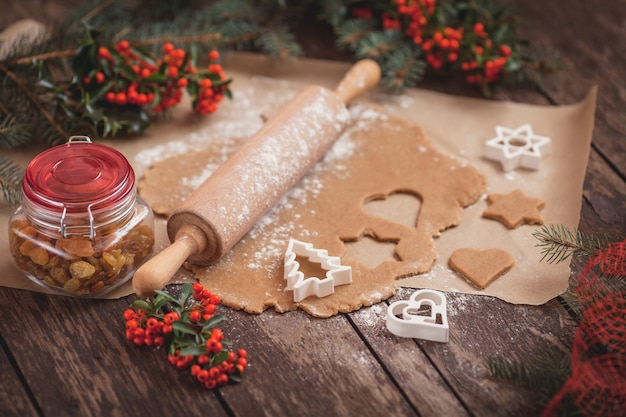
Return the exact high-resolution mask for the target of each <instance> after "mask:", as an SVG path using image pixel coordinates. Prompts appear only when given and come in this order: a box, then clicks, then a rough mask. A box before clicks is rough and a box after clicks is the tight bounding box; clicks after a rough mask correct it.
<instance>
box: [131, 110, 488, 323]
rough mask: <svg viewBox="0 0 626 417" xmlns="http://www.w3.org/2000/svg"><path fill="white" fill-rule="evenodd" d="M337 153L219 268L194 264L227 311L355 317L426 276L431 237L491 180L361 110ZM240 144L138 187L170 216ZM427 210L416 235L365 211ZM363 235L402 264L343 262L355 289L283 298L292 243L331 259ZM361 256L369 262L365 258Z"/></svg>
mask: <svg viewBox="0 0 626 417" xmlns="http://www.w3.org/2000/svg"><path fill="white" fill-rule="evenodd" d="M351 113H352V116H353V120H354V121H353V123H352V125H351V126H350V127H349V128H348V129H347V131H346V132H345V133H344V135H343V136H342V137H341V138H340V139H339V140H338V142H337V143H336V144H335V145H334V146H333V148H332V149H331V150H330V151H329V152H328V154H327V155H326V156H325V157H324V159H323V160H322V161H320V162H319V163H318V164H317V165H316V166H315V167H314V168H313V169H312V170H311V171H310V172H309V173H308V174H307V175H306V176H305V177H304V178H303V179H302V180H301V181H300V182H299V183H298V184H297V185H296V186H295V187H293V188H292V189H291V190H290V191H289V192H288V193H287V194H286V195H285V196H284V197H283V198H282V199H281V200H280V201H279V203H278V204H277V205H276V206H274V207H273V208H272V209H271V210H270V211H269V212H268V213H267V214H266V215H265V216H264V217H263V218H262V219H261V220H260V221H259V222H258V223H257V225H256V226H255V227H253V229H252V230H251V231H250V232H249V233H248V234H247V235H246V236H245V237H244V238H243V239H242V240H241V241H240V242H239V243H238V244H236V245H235V247H234V248H233V249H232V250H231V251H230V252H229V253H227V254H226V256H225V257H224V258H222V259H221V260H220V261H219V262H218V263H217V264H215V265H213V266H209V267H206V266H195V265H189V267H190V268H191V269H192V270H193V271H194V273H195V275H196V277H197V278H198V279H199V280H200V281H201V282H202V283H203V284H204V285H206V286H208V288H211V290H212V291H214V292H216V293H217V294H219V295H220V296H221V298H222V302H223V303H224V304H225V305H228V306H230V307H233V308H236V309H244V310H245V311H247V312H250V313H261V312H262V311H263V310H265V309H266V308H268V307H274V308H275V309H276V310H277V311H279V312H285V311H290V310H294V309H296V308H298V307H300V308H302V309H303V310H305V311H306V312H308V313H309V314H311V315H314V316H317V317H329V316H332V315H334V314H337V313H338V312H350V311H354V310H357V309H359V308H361V307H363V306H369V305H372V304H374V303H377V302H380V301H382V300H384V299H386V298H388V297H390V296H392V295H393V294H394V293H395V290H396V279H397V278H400V277H406V276H410V275H415V274H421V273H425V272H427V271H429V269H430V268H431V267H432V265H433V264H434V262H435V261H436V260H437V251H436V248H435V245H434V242H433V238H435V237H437V236H438V235H439V234H440V232H442V231H444V230H445V229H447V228H450V227H453V226H455V225H457V224H458V223H459V221H460V218H461V212H462V210H463V208H464V207H466V206H468V205H470V204H472V203H474V202H475V201H476V200H477V199H478V198H479V197H480V196H481V195H482V194H483V192H484V191H485V177H484V176H483V175H482V174H481V173H480V172H479V171H478V170H477V169H476V168H474V167H473V166H472V165H470V164H468V163H467V162H466V161H464V160H460V159H457V158H453V157H451V156H448V155H446V154H443V153H441V152H439V151H437V150H435V149H434V148H433V147H432V146H431V144H430V141H429V140H428V139H427V138H426V137H425V135H424V133H423V131H422V129H421V128H420V127H418V126H414V125H411V124H409V123H408V122H406V121H404V120H402V119H399V118H394V117H391V116H388V115H386V114H384V113H382V112H381V111H379V110H377V109H374V108H370V107H364V106H357V107H355V108H353V109H351ZM238 142H241V140H239V141H237V140H234V139H233V140H229V141H225V142H219V143H217V142H216V143H213V144H212V145H211V146H210V147H209V148H208V149H207V150H206V151H204V152H198V153H189V154H184V155H179V156H175V157H173V158H170V159H167V160H165V161H161V162H159V163H157V164H155V165H154V166H153V167H152V168H150V169H149V170H148V171H147V172H146V173H145V176H144V178H143V179H142V181H141V182H140V184H139V190H140V193H141V195H142V196H143V197H144V198H145V199H146V200H147V201H148V202H149V203H150V204H151V205H152V207H153V208H154V210H155V211H156V212H157V213H160V214H164V215H167V214H169V213H170V212H171V211H172V210H173V208H174V207H176V205H178V204H179V203H180V202H182V200H183V198H184V197H185V196H186V195H188V194H189V193H190V192H192V191H193V189H194V188H195V187H197V185H199V184H196V183H195V182H197V181H198V179H199V178H200V177H202V176H204V177H206V176H208V175H209V174H210V171H211V170H212V169H215V168H216V167H217V166H218V165H219V164H220V163H223V162H224V160H225V158H226V157H227V156H228V155H229V154H230V153H232V152H233V151H234V150H235V149H236V146H237V143H238ZM398 193H403V194H411V195H413V196H415V197H416V198H418V199H419V200H420V202H421V204H420V207H419V216H418V219H417V224H416V225H415V226H414V227H411V226H408V225H406V224H400V222H398V223H396V222H394V221H391V220H387V219H386V218H383V217H382V216H377V215H375V214H371V213H370V212H368V211H366V210H365V209H364V208H363V205H364V204H365V203H367V202H368V201H371V200H380V199H385V198H387V197H389V196H392V195H394V194H398ZM365 237H368V238H373V239H375V240H376V241H378V242H385V243H387V244H389V243H392V244H395V245H396V247H395V254H396V257H395V258H396V259H395V260H394V259H391V260H387V261H384V262H382V263H380V264H378V265H377V266H375V267H370V268H368V267H366V266H364V265H365V264H367V263H368V262H367V259H362V261H361V262H359V261H357V260H352V259H343V260H342V263H343V264H346V265H350V266H351V267H352V271H353V281H352V283H351V284H350V285H345V286H341V287H337V288H336V289H335V293H334V294H332V295H330V296H328V297H324V298H316V297H308V298H306V299H304V300H303V301H301V302H300V303H294V301H293V294H292V293H291V292H290V291H285V287H286V281H285V279H284V276H283V255H284V251H285V249H286V248H287V244H288V242H289V238H294V239H298V240H302V241H306V242H310V243H312V244H313V245H314V246H315V247H317V248H324V249H326V250H328V253H329V255H331V256H340V257H342V256H343V255H344V254H345V253H346V245H345V244H344V242H351V241H358V240H359V239H363V238H365ZM360 256H365V257H367V256H368V255H367V253H365V254H363V253H361V255H360Z"/></svg>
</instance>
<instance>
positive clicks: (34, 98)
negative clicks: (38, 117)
mask: <svg viewBox="0 0 626 417" xmlns="http://www.w3.org/2000/svg"><path fill="white" fill-rule="evenodd" d="M0 72H3V73H4V74H5V75H6V76H7V77H9V78H10V79H11V80H12V81H13V82H14V83H15V84H16V85H17V86H18V87H19V88H20V89H21V90H22V92H23V93H24V94H25V95H26V97H28V98H29V100H30V101H31V102H32V104H34V105H35V107H36V108H37V109H38V110H39V111H40V112H41V114H42V115H43V116H44V117H45V118H46V119H47V121H48V122H49V123H50V126H52V127H53V128H54V130H56V132H58V134H59V135H61V136H63V137H69V134H68V133H67V132H66V131H65V130H64V129H63V127H61V126H60V125H59V124H58V123H57V122H56V120H55V119H54V117H53V116H52V114H50V112H49V111H48V109H47V108H46V106H45V105H44V104H43V103H42V102H41V100H40V99H39V97H37V95H36V94H35V93H34V92H33V91H32V90H31V89H30V88H29V87H28V86H27V85H26V84H24V83H23V82H22V80H21V79H20V78H19V77H18V76H17V75H16V74H15V73H13V72H12V71H11V70H9V69H8V68H7V67H6V66H4V65H3V64H1V63H0Z"/></svg>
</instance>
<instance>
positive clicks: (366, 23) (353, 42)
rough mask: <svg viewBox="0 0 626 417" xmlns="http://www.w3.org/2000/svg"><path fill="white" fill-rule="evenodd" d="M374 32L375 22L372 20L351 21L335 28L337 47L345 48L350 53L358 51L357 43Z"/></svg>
mask: <svg viewBox="0 0 626 417" xmlns="http://www.w3.org/2000/svg"><path fill="white" fill-rule="evenodd" d="M374 30H376V22H375V21H374V20H373V19H369V20H368V19H351V20H348V21H347V22H346V23H345V24H343V25H342V26H339V27H336V28H335V34H336V36H337V45H338V46H339V47H340V48H347V49H348V50H350V51H352V52H356V51H357V50H358V49H359V43H360V42H361V40H362V39H364V38H365V37H366V36H367V34H368V33H371V32H372V31H374Z"/></svg>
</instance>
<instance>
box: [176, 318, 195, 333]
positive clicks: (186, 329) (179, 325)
mask: <svg viewBox="0 0 626 417" xmlns="http://www.w3.org/2000/svg"><path fill="white" fill-rule="evenodd" d="M172 328H173V329H174V331H177V332H180V333H184V334H189V335H193V336H196V335H197V333H196V329H195V328H194V327H193V326H191V325H190V324H189V323H183V322H181V321H175V322H174V323H172Z"/></svg>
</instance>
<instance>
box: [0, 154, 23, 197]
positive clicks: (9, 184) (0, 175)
mask: <svg viewBox="0 0 626 417" xmlns="http://www.w3.org/2000/svg"><path fill="white" fill-rule="evenodd" d="M23 175H24V169H22V167H20V166H18V165H17V164H15V162H13V161H11V160H10V159H8V158H4V157H0V191H1V192H2V199H3V201H5V202H7V203H8V204H9V205H10V206H17V205H18V204H19V201H20V197H21V193H20V182H21V180H22V176H23Z"/></svg>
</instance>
